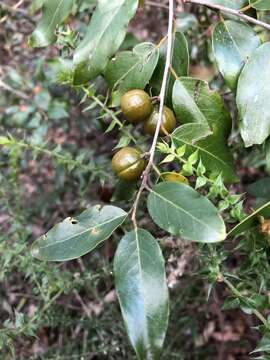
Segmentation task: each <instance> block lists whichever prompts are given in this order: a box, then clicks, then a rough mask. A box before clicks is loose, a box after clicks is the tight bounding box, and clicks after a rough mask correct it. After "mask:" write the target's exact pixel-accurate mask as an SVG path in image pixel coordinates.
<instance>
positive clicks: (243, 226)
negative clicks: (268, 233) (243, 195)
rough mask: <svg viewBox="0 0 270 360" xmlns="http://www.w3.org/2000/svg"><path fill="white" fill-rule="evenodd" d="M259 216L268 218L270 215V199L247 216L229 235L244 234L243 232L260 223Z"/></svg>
mask: <svg viewBox="0 0 270 360" xmlns="http://www.w3.org/2000/svg"><path fill="white" fill-rule="evenodd" d="M259 216H264V217H266V218H269V217H270V201H269V202H268V203H266V204H264V205H263V206H261V207H260V208H259V209H257V210H256V211H254V212H253V213H252V214H250V215H249V216H247V217H246V218H245V219H244V220H242V221H241V222H240V223H239V224H237V225H236V226H235V227H234V228H233V229H232V230H231V231H230V232H229V233H228V236H236V235H239V234H242V233H243V232H245V231H247V230H249V229H251V228H253V227H255V226H257V225H259Z"/></svg>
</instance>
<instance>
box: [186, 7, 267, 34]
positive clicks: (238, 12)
mask: <svg viewBox="0 0 270 360" xmlns="http://www.w3.org/2000/svg"><path fill="white" fill-rule="evenodd" d="M183 2H184V4H188V3H190V4H197V5H204V6H207V7H209V8H212V9H216V10H220V11H223V12H225V13H227V14H231V15H235V16H238V17H240V18H241V19H243V20H246V21H248V22H250V23H253V24H255V25H258V26H261V27H263V28H265V29H267V30H270V24H267V23H265V22H263V21H260V20H257V19H254V18H252V17H251V16H248V15H245V14H244V13H243V11H242V10H234V9H230V8H227V7H225V6H222V5H218V4H213V3H211V2H210V1H207V0H183Z"/></svg>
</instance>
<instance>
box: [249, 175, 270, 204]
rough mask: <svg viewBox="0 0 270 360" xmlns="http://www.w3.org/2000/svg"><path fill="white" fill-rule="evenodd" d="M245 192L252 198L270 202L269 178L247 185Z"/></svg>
mask: <svg viewBox="0 0 270 360" xmlns="http://www.w3.org/2000/svg"><path fill="white" fill-rule="evenodd" d="M247 190H248V193H249V194H251V195H253V196H256V197H258V198H264V199H268V200H270V177H266V178H263V179H260V180H258V181H256V182H255V183H253V184H251V185H249V186H248V188H247Z"/></svg>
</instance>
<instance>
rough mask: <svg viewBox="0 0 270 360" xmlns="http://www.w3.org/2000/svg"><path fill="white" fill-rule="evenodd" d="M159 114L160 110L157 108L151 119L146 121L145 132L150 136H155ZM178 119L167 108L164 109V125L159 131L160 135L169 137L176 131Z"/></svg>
mask: <svg viewBox="0 0 270 360" xmlns="http://www.w3.org/2000/svg"><path fill="white" fill-rule="evenodd" d="M158 114H159V109H158V108H155V109H154V111H153V112H152V114H151V115H150V117H149V118H148V119H147V120H146V122H145V124H144V131H145V132H146V133H147V134H149V135H154V134H155V131H156V126H157V123H158V117H159V116H158ZM175 126H176V119H175V116H174V113H173V111H172V110H171V109H169V108H168V107H167V106H164V108H163V116H162V125H161V128H160V131H159V135H161V136H164V135H168V134H170V133H171V132H173V130H174V129H175Z"/></svg>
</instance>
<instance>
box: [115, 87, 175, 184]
mask: <svg viewBox="0 0 270 360" xmlns="http://www.w3.org/2000/svg"><path fill="white" fill-rule="evenodd" d="M121 110H122V113H123V115H124V116H125V119H126V120H127V121H128V122H130V123H132V124H137V123H139V122H144V132H145V133H146V134H149V135H154V134H155V131H156V126H157V123H158V118H159V110H158V108H157V107H156V106H154V105H153V104H152V101H151V98H150V96H149V95H148V94H147V93H146V92H145V91H143V90H139V89H135V90H130V91H128V92H127V93H125V94H124V95H123V96H122V98H121ZM175 126H176V119H175V116H174V113H173V111H172V110H171V109H169V108H168V107H167V106H164V108H163V115H162V124H161V128H160V132H159V135H160V136H165V135H168V134H170V133H171V132H172V131H173V130H174V129H175ZM112 168H113V170H114V172H115V173H116V174H117V176H118V177H119V178H121V179H123V180H126V181H133V180H136V179H138V178H139V177H140V176H141V174H142V173H143V171H144V168H145V161H144V159H143V158H142V154H141V152H140V151H139V150H137V149H134V148H132V147H125V148H123V149H121V150H120V151H118V152H117V153H116V154H115V155H114V157H113V159H112Z"/></svg>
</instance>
